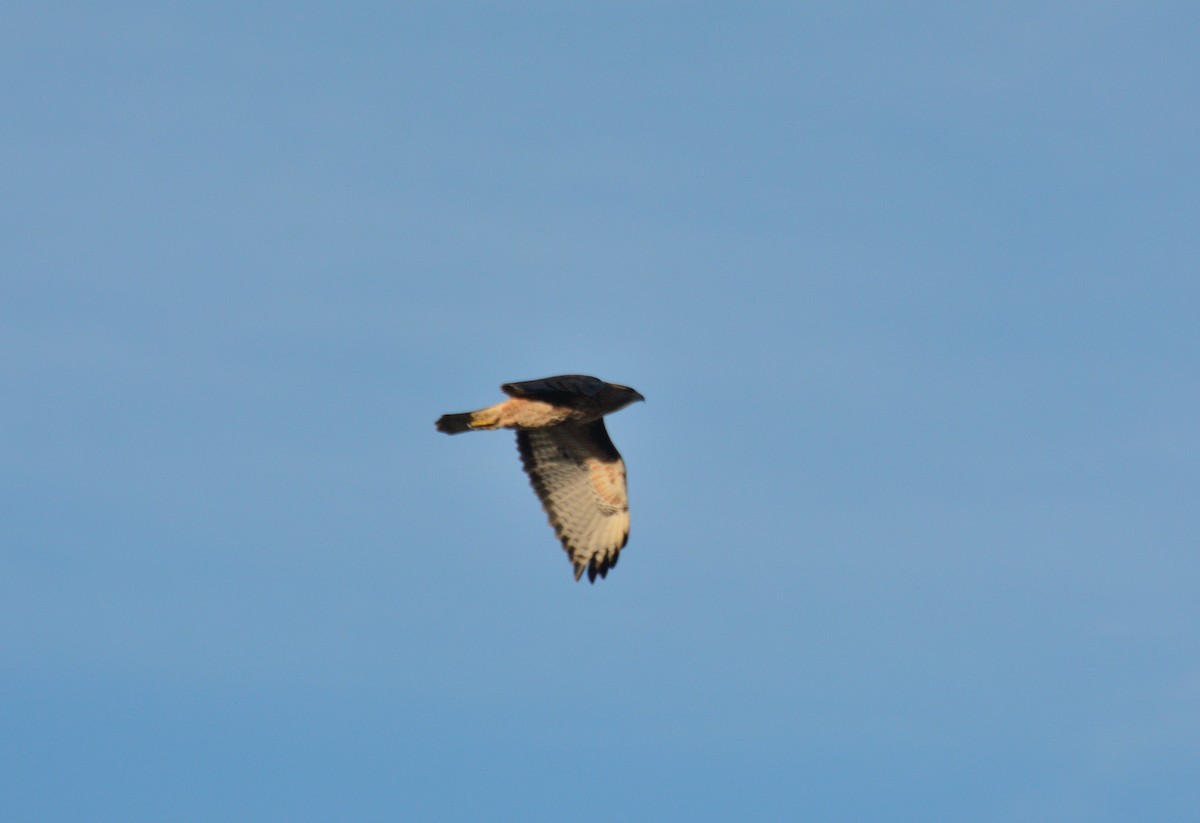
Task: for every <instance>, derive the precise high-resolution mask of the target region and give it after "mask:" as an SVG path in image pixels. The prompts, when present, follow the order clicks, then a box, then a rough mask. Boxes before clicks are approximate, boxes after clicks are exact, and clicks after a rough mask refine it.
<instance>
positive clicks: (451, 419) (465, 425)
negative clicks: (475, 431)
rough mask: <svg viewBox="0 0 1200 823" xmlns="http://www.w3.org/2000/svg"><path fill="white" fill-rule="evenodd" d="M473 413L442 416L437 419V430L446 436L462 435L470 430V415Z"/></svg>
mask: <svg viewBox="0 0 1200 823" xmlns="http://www.w3.org/2000/svg"><path fill="white" fill-rule="evenodd" d="M472 414H473V412H463V413H461V414H443V415H442V416H441V417H439V418H438V419H437V423H435V424H434V425H436V426H437V430H438V431H440V432H445V433H446V434H462V433H463V432H465V431H470V430H471V415H472Z"/></svg>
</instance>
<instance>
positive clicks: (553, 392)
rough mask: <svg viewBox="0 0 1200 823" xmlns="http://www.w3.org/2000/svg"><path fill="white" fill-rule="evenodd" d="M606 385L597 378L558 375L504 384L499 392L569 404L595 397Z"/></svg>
mask: <svg viewBox="0 0 1200 823" xmlns="http://www.w3.org/2000/svg"><path fill="white" fill-rule="evenodd" d="M606 385H607V384H606V383H605V382H604V381H603V380H601V379H600V378H598V377H588V376H587V375H586V374H560V375H559V376H558V377H543V378H542V379H541V380H526V381H524V382H522V383H505V384H504V385H503V386H501V387H500V391H502V392H504V393H505V394H507V395H508V396H509V397H528V398H531V399H533V400H544V401H545V402H547V403H569V402H570V401H571V400H574V399H578V398H579V397H580V396H583V397H595V396H596V395H598V394H599V393H600V392H601V391H602V390H603V389H604V387H605V386H606Z"/></svg>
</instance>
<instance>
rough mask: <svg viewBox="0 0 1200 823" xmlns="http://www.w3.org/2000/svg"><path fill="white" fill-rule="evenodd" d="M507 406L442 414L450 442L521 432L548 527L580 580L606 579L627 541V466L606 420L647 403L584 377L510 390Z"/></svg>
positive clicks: (520, 441) (507, 385) (507, 388)
mask: <svg viewBox="0 0 1200 823" xmlns="http://www.w3.org/2000/svg"><path fill="white" fill-rule="evenodd" d="M500 390H501V391H503V392H504V393H505V394H507V395H508V396H509V398H510V399H508V400H505V401H503V402H500V403H497V404H496V405H494V406H488V407H487V408H486V409H480V410H479V411H474V412H464V413H462V414H443V415H442V416H441V417H440V418H438V421H437V424H436V425H437V429H438V431H440V432H445V433H446V434H459V433H460V432H465V431H472V430H475V429H516V430H517V450H518V451H519V452H520V453H521V464H522V465H523V466H524V467H525V472H526V474H528V475H529V482H530V483H531V484H532V485H533V490H534V491H535V492H537V496H538V498H539V499H541V501H542V508H543V509H545V510H546V514H547V515H548V516H549V518H550V525H551V526H553V527H554V531H555V532H556V533H557V534H558V539H559V540H561V541H562V544H563V548H564V549H566V551H567V556H568V557H569V558H570V560H571V563H572V564H574V566H575V579H576V580H578V579H579V578H580V577H582V576H583V573H584V571H587V575H588V581H589V582H592V583H594V582H596V575H600V577H604V576H606V575H607V574H608V570H609V569H611V568H612V567H613V566H615V565H617V553H618V552H620V551H621V549H622V548H623V547H624V545H625V542H626V541H627V540H628V539H629V502H628V498H627V497H626V494H625V462H624V461H623V460H621V455H620V454H619V453H618V452H617V449H616V447H615V446H614V445H613V442H612V440H610V439H609V437H608V431H607V429H605V428H604V415H606V414H611V413H612V412H615V411H617V410H618V409H623V408H625V407H626V406H628V405H629V404H630V403H633V402H636V401H638V400H645V399H646V398H644V397H642V396H641V395H640V394H638V393H637V392H636V391H634V390H633V389H631V388H629V387H628V386H618V385H616V384H615V383H605V382H604V381H603V380H600V379H597V378H595V377H588V376H586V375H582V374H564V375H560V376H558V377H547V378H544V379H542V380H529V381H526V382H524V383H505V384H504V385H503V386H501V387H500Z"/></svg>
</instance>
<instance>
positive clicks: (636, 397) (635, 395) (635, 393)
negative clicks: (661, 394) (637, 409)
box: [630, 389, 646, 402]
mask: <svg viewBox="0 0 1200 823" xmlns="http://www.w3.org/2000/svg"><path fill="white" fill-rule="evenodd" d="M630 391H631V392H633V399H634V402H636V401H638V400H641V401H642V402H645V400H646V398H644V397H642V393H641V392H640V391H637V390H636V389H630Z"/></svg>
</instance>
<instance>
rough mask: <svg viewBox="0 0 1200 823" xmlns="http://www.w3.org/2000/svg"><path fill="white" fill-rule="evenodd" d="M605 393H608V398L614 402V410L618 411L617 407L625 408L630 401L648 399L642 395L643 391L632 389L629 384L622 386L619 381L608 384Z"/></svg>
mask: <svg viewBox="0 0 1200 823" xmlns="http://www.w3.org/2000/svg"><path fill="white" fill-rule="evenodd" d="M605 394H607V395H608V397H607V399H608V400H609V402H610V403H611V404H612V409H613V411H616V410H617V409H623V408H625V407H626V406H628V405H629V404H630V403H636V402H638V401H639V400H645V399H646V398H644V397H642V393H641V392H639V391H638V390H636V389H631V388H629V387H628V386H621V385H618V384H617V383H609V384H608V386H607V387H605ZM606 405H607V404H606Z"/></svg>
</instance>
